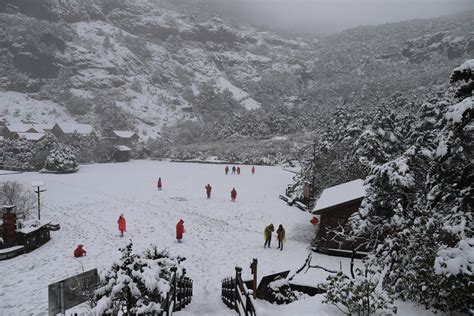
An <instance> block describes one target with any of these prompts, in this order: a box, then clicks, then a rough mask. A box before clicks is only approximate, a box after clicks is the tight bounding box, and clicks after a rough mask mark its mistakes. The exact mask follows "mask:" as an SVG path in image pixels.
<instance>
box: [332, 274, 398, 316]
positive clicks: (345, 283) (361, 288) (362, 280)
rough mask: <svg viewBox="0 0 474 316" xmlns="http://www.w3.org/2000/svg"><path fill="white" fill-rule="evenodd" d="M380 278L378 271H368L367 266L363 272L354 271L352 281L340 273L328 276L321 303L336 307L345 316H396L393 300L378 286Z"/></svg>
mask: <svg viewBox="0 0 474 316" xmlns="http://www.w3.org/2000/svg"><path fill="white" fill-rule="evenodd" d="M380 277H381V276H380V271H373V270H370V269H369V268H368V267H367V266H366V267H365V270H364V271H362V270H361V269H356V271H355V278H354V279H351V278H350V277H348V276H347V275H345V274H344V273H343V272H342V271H341V272H338V273H337V274H336V275H330V276H329V277H328V278H327V280H328V283H327V284H326V290H327V292H326V294H325V299H324V301H323V303H326V304H331V305H334V306H336V307H337V308H338V309H339V310H340V311H341V312H343V313H344V314H346V315H359V316H369V315H373V314H374V313H376V312H383V313H385V314H386V315H391V314H396V312H397V308H396V307H395V306H394V305H393V298H392V297H391V296H390V295H389V294H388V293H386V292H385V291H384V290H383V289H382V287H381V286H380V285H379V281H380ZM385 314H384V315H385Z"/></svg>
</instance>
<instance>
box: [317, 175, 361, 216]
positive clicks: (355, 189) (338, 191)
mask: <svg viewBox="0 0 474 316" xmlns="http://www.w3.org/2000/svg"><path fill="white" fill-rule="evenodd" d="M365 192H366V187H365V186H364V180H362V179H356V180H353V181H350V182H346V183H342V184H339V185H336V186H333V187H330V188H327V189H324V191H323V193H322V194H321V196H320V197H319V199H318V201H317V202H316V205H315V206H314V209H313V213H314V212H318V211H320V210H322V209H325V208H328V207H331V206H335V205H339V204H342V203H346V202H349V201H353V200H357V199H360V198H363V197H364V196H365Z"/></svg>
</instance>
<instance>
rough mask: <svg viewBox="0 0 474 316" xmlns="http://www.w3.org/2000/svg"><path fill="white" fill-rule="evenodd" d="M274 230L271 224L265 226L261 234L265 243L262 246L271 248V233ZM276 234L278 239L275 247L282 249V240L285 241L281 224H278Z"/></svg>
mask: <svg viewBox="0 0 474 316" xmlns="http://www.w3.org/2000/svg"><path fill="white" fill-rule="evenodd" d="M274 231H275V228H274V227H273V224H270V225H268V226H267V227H265V230H264V231H263V235H264V238H265V244H264V245H263V248H266V247H267V246H268V248H271V242H272V234H273V232H274ZM276 234H277V240H278V247H277V249H280V250H283V242H284V241H285V228H283V225H281V224H280V226H278V229H277V231H276Z"/></svg>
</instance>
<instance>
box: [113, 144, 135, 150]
mask: <svg viewBox="0 0 474 316" xmlns="http://www.w3.org/2000/svg"><path fill="white" fill-rule="evenodd" d="M115 149H117V150H118V151H132V150H131V149H130V148H128V147H127V146H124V145H120V146H116V147H115Z"/></svg>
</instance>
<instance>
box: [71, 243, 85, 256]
mask: <svg viewBox="0 0 474 316" xmlns="http://www.w3.org/2000/svg"><path fill="white" fill-rule="evenodd" d="M86 253H87V251H86V250H85V249H84V245H77V248H76V249H75V250H74V257H76V258H79V257H84V256H85V255H86Z"/></svg>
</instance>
